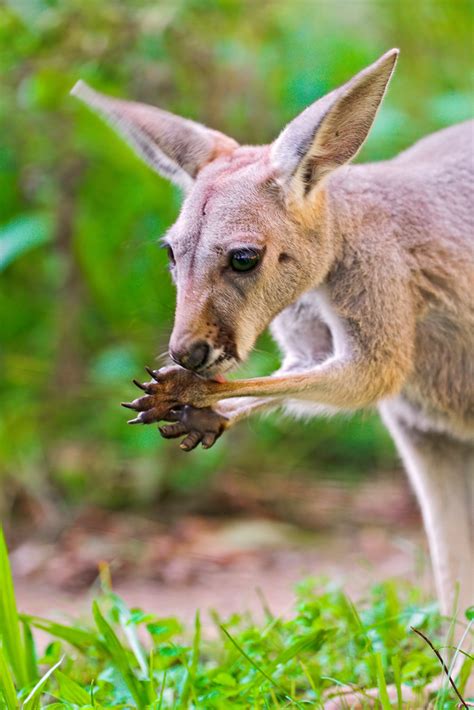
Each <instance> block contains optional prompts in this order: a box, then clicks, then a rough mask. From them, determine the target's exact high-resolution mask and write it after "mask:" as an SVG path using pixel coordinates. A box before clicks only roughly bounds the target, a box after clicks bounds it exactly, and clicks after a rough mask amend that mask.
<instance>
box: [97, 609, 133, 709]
mask: <svg viewBox="0 0 474 710" xmlns="http://www.w3.org/2000/svg"><path fill="white" fill-rule="evenodd" d="M92 612H93V614H94V619H95V623H96V624H97V628H98V629H99V631H100V633H101V635H102V636H103V639H104V642H105V644H104V645H105V648H106V649H107V653H108V655H109V657H110V659H111V660H112V662H113V664H114V666H115V668H116V670H117V671H118V673H119V674H120V675H121V677H122V678H123V680H124V682H125V684H126V685H127V688H128V689H129V691H130V693H131V694H132V696H133V698H134V700H135V702H136V703H137V706H138V707H139V708H144V707H145V705H146V704H147V699H146V697H145V694H144V692H142V691H143V689H142V687H141V686H140V683H139V682H138V680H137V678H136V676H135V673H134V672H133V669H132V668H131V666H130V663H129V660H128V654H127V651H126V650H125V649H124V647H123V646H122V644H121V643H120V641H119V639H118V637H117V635H116V633H115V631H114V630H113V629H112V627H111V626H110V624H109V623H108V622H107V621H106V619H105V618H104V617H103V616H102V613H101V611H100V609H99V605H98V604H97V602H94V603H93V605H92Z"/></svg>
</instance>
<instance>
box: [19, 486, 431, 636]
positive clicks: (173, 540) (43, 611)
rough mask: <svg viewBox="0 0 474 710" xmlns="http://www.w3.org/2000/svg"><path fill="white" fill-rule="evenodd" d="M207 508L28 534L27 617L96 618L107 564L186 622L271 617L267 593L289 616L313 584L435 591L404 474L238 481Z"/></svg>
mask: <svg viewBox="0 0 474 710" xmlns="http://www.w3.org/2000/svg"><path fill="white" fill-rule="evenodd" d="M279 486H280V489H279ZM195 508H196V509H195V510H192V509H191V510H189V506H188V510H187V511H186V512H183V511H181V512H179V511H177V510H173V511H170V510H167V509H164V508H163V507H162V506H161V507H160V506H159V507H158V508H157V510H156V512H155V513H150V512H148V514H147V516H146V517H145V516H143V515H130V514H122V513H117V512H115V513H111V512H108V511H104V510H98V509H95V508H86V509H83V510H81V511H79V512H77V513H76V515H75V516H74V517H73V518H72V519H69V520H67V519H64V518H61V519H57V520H55V521H54V524H51V522H50V523H49V524H48V525H44V526H39V528H38V529H36V530H35V532H34V534H32V532H31V531H29V532H28V533H27V534H23V535H22V537H21V539H19V540H17V541H16V545H15V546H14V550H13V553H12V565H13V572H14V577H15V583H16V590H17V595H18V601H19V607H20V609H21V610H22V611H25V612H28V613H31V614H39V615H45V616H49V617H51V616H54V617H58V616H64V615H68V616H69V615H73V616H76V617H77V616H79V615H82V614H85V613H87V611H88V609H89V607H90V600H91V597H92V595H93V594H94V593H95V592H96V591H97V587H98V581H97V580H98V573H99V569H100V568H101V567H102V568H104V564H106V565H108V567H109V568H110V572H111V575H112V578H113V582H114V589H115V591H117V592H118V593H120V594H121V595H122V596H123V597H124V598H125V600H126V601H127V602H128V603H129V604H130V605H131V606H134V607H141V608H144V609H146V610H147V611H149V612H154V613H156V614H159V615H163V616H170V615H178V616H179V617H180V618H181V619H182V620H183V621H185V622H190V621H192V619H193V617H194V615H195V612H196V610H197V609H200V610H201V611H202V613H203V617H204V619H206V618H207V614H206V612H207V611H208V610H209V609H216V610H217V611H218V612H220V613H221V614H222V615H224V616H226V615H228V614H230V613H232V612H243V611H246V610H250V611H251V612H253V613H255V614H256V615H259V614H260V613H261V609H262V597H263V598H264V599H265V600H266V603H267V604H268V605H269V606H270V608H271V609H272V611H273V612H274V613H276V614H285V613H286V612H287V611H289V610H290V608H291V605H292V603H293V599H294V593H293V590H294V586H295V584H296V583H297V582H298V581H300V580H301V579H303V578H304V577H307V576H318V577H319V576H325V577H328V578H330V579H331V580H334V581H336V582H340V583H341V584H343V586H344V589H345V591H346V592H348V593H349V594H350V595H351V596H352V597H353V598H355V599H357V598H360V597H361V596H363V595H364V594H365V592H366V591H367V589H368V588H369V586H370V585H371V584H372V583H374V582H376V581H377V582H380V581H381V580H383V579H386V578H391V577H399V578H403V579H409V580H416V581H417V582H418V583H420V584H421V585H422V586H423V587H424V588H425V589H427V591H428V592H430V591H431V575H430V571H429V565H428V564H427V562H426V551H425V546H424V539H423V534H422V530H421V524H420V519H419V515H418V511H417V508H416V504H415V502H414V500H413V497H412V495H411V493H410V491H409V490H408V487H407V484H406V482H405V479H404V477H403V474H401V472H394V473H393V474H390V475H388V474H386V475H384V476H381V477H378V478H376V479H371V480H369V481H366V482H363V483H362V484H359V485H358V486H350V487H349V486H347V485H342V484H340V483H339V484H335V483H334V482H328V481H325V482H311V483H309V482H308V481H307V480H293V481H291V482H289V481H279V482H278V481H277V482H276V481H275V480H273V481H272V486H271V488H268V487H266V486H265V485H263V486H262V485H261V484H259V486H257V487H255V486H254V485H253V483H252V482H250V481H248V480H240V479H234V478H233V477H232V476H230V477H229V478H228V479H227V480H223V481H220V482H219V484H218V489H217V490H214V491H211V493H210V494H209V496H208V497H207V499H206V501H204V502H203V501H200V503H199V505H197V506H195ZM199 508H201V509H200V510H199ZM216 513H219V514H216ZM297 523H299V524H297Z"/></svg>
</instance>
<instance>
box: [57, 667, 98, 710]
mask: <svg viewBox="0 0 474 710" xmlns="http://www.w3.org/2000/svg"><path fill="white" fill-rule="evenodd" d="M54 676H55V678H56V680H57V681H58V686H59V692H58V695H57V697H58V699H59V700H65V701H66V702H68V703H72V704H73V705H79V707H82V706H83V705H90V704H91V696H90V694H89V693H88V692H87V690H84V688H81V686H80V685H79V684H78V683H76V681H74V680H72V679H71V678H69V677H68V676H67V675H65V674H64V673H63V672H62V671H59V670H57V671H56V673H55V674H54ZM51 695H55V693H51ZM96 707H99V706H98V705H96Z"/></svg>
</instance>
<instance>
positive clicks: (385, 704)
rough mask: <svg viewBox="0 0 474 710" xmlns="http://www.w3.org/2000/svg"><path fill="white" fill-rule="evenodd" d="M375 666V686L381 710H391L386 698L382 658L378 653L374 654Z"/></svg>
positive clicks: (388, 700)
mask: <svg viewBox="0 0 474 710" xmlns="http://www.w3.org/2000/svg"><path fill="white" fill-rule="evenodd" d="M374 655H375V666H376V670H377V685H378V689H379V700H380V704H381V706H382V708H383V710H392V705H391V703H390V699H389V697H388V692H387V683H386V681H385V673H384V670H383V665H382V656H381V654H380V653H375V654H374Z"/></svg>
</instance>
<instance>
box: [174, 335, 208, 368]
mask: <svg viewBox="0 0 474 710" xmlns="http://www.w3.org/2000/svg"><path fill="white" fill-rule="evenodd" d="M170 355H171V357H172V359H173V360H174V361H175V362H177V363H178V364H179V365H181V366H182V367H185V368H186V369H187V370H199V368H200V367H202V366H203V365H205V363H206V360H207V358H208V356H209V345H208V344H207V343H206V342H205V341H204V340H199V341H198V342H196V343H193V344H192V345H191V346H190V347H189V348H188V349H187V350H180V351H176V350H172V351H171V352H170Z"/></svg>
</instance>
